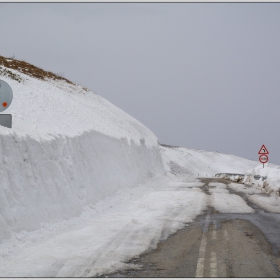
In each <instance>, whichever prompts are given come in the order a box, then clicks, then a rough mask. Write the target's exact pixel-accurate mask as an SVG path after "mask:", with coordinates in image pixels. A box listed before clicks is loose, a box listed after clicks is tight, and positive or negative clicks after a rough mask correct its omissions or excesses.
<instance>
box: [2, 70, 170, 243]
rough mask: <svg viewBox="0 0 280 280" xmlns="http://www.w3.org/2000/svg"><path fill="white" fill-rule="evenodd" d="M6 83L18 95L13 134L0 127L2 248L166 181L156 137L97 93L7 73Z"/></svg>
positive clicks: (4, 73)
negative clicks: (18, 235)
mask: <svg viewBox="0 0 280 280" xmlns="http://www.w3.org/2000/svg"><path fill="white" fill-rule="evenodd" d="M4 70H5V71H4ZM7 73H9V75H7ZM11 73H12V74H11ZM0 77H1V79H2V80H4V81H6V82H7V83H9V85H10V86H11V88H12V89H13V93H14V100H13V103H12V104H11V106H10V107H9V108H8V109H7V110H6V111H5V113H7V114H9V113H11V114H12V115H13V128H12V129H8V128H5V127H0V163H1V165H0V176H1V184H0V242H1V240H3V239H4V238H9V237H10V236H11V234H12V232H20V231H22V230H25V231H31V230H35V229H38V228H40V227H41V226H42V224H43V223H48V222H58V221H63V220H64V219H69V218H71V217H76V216H78V215H80V214H81V213H82V211H83V208H84V207H85V206H86V205H89V204H92V203H96V202H98V201H100V200H102V199H104V198H106V197H108V196H111V195H113V194H115V193H116V192H117V191H118V190H120V189H127V188H133V187H136V186H137V185H139V184H140V183H143V182H145V180H147V179H150V178H152V177H156V176H159V175H161V174H164V172H165V171H164V168H163V164H162V159H161V154H160V151H159V148H158V140H157V138H156V137H155V135H154V134H153V133H152V132H151V131H150V130H149V129H148V128H146V127H145V126H144V125H142V124H141V123H140V122H138V121H137V120H135V119H134V118H132V117H131V116H129V115H128V114H126V113H125V112H123V111H122V110H120V109H118V108H117V107H116V106H114V105H113V104H111V103H110V102H108V101H106V100H105V99H103V98H101V97H100V96H98V95H97V94H95V93H93V92H91V91H89V90H86V89H84V88H82V87H81V86H77V85H74V84H71V83H68V82H66V81H64V80H52V79H46V80H41V79H37V78H34V77H31V76H29V75H25V74H22V73H21V72H18V71H17V70H14V69H8V68H5V67H4V66H1V71H0ZM15 77H16V79H15Z"/></svg>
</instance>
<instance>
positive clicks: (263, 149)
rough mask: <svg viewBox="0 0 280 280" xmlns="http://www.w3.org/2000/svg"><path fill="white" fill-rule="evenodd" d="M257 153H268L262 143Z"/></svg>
mask: <svg viewBox="0 0 280 280" xmlns="http://www.w3.org/2000/svg"><path fill="white" fill-rule="evenodd" d="M258 154H260V155H267V154H269V152H268V150H267V148H266V147H265V145H262V147H261V148H260V150H259V152H258Z"/></svg>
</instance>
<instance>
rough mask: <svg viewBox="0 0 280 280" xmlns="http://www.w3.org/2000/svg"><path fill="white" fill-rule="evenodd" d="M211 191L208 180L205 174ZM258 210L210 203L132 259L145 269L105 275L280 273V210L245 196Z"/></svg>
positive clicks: (170, 275)
mask: <svg viewBox="0 0 280 280" xmlns="http://www.w3.org/2000/svg"><path fill="white" fill-rule="evenodd" d="M201 181H202V182H204V183H205V186H204V187H203V188H202V189H203V190H204V191H205V192H206V193H207V194H209V192H208V183H209V182H222V183H225V184H228V183H229V181H226V180H224V179H218V178H201ZM228 190H229V191H230V193H234V194H237V195H240V196H242V197H243V199H244V200H245V201H246V202H247V204H248V205H249V206H250V207H252V208H254V209H255V211H256V213H255V214H221V213H217V212H216V211H215V210H214V209H213V208H211V207H209V208H208V210H207V212H206V213H204V214H203V215H201V216H199V217H198V218H197V219H196V220H195V222H194V223H192V224H191V225H188V226H187V227H185V228H184V229H182V230H179V231H178V232H177V233H175V234H173V235H172V236H170V237H169V238H168V239H167V240H165V241H162V242H160V243H159V244H158V247H157V249H155V250H152V251H150V252H147V253H146V254H143V255H141V256H140V257H139V258H137V259H133V260H131V261H130V263H133V264H138V265H141V266H142V269H141V270H128V271H120V272H117V273H114V274H111V275H103V276H102V277H280V214H275V213H268V212H266V211H264V210H262V209H261V208H259V207H258V206H256V205H254V204H253V203H251V202H249V201H248V200H246V197H245V195H244V194H242V193H238V192H235V191H232V190H231V189H229V188H228Z"/></svg>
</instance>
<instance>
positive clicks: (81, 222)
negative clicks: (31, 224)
mask: <svg viewBox="0 0 280 280" xmlns="http://www.w3.org/2000/svg"><path fill="white" fill-rule="evenodd" d="M200 186H201V183H200V182H198V181H195V180H187V179H185V181H184V183H183V184H182V182H180V181H177V182H176V181H174V178H172V181H169V180H168V178H166V177H162V178H158V179H152V180H150V181H149V182H147V183H145V184H144V185H140V186H138V187H135V188H133V189H129V190H119V191H118V192H117V195H116V196H111V197H107V198H106V199H104V200H102V201H99V202H98V203H96V204H94V205H91V206H89V207H88V208H86V209H85V211H84V212H83V214H82V215H81V216H80V217H79V218H72V219H70V220H68V221H64V222H61V223H55V224H54V223H49V224H45V225H44V227H45V229H44V230H43V229H40V230H35V231H33V232H30V233H26V232H20V233H17V234H13V236H12V238H11V239H10V240H7V241H4V242H2V244H0V275H1V276H2V277H96V276H99V275H102V274H105V273H112V272H115V271H117V270H118V269H132V268H135V267H134V266H133V265H131V264H127V263H126V262H127V261H128V260H130V259H131V258H134V257H137V256H139V255H140V254H142V253H143V252H145V251H148V250H151V249H155V248H156V247H157V244H158V242H159V241H160V240H164V239H166V238H167V237H168V236H169V235H170V234H172V233H175V232H176V231H177V230H178V229H181V228H183V227H185V226H186V224H187V223H190V222H193V220H194V219H195V218H196V217H197V216H198V215H199V214H201V213H202V211H203V210H206V206H207V197H208V196H207V195H206V194H205V193H204V192H203V191H202V190H201V189H200Z"/></svg>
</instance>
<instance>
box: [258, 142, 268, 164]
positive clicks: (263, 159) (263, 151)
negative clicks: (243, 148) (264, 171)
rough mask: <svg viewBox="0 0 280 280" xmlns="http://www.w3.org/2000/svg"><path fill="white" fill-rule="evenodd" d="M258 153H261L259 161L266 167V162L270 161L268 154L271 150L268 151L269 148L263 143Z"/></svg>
mask: <svg viewBox="0 0 280 280" xmlns="http://www.w3.org/2000/svg"><path fill="white" fill-rule="evenodd" d="M258 154H259V155H260V157H259V161H260V162H261V163H262V164H263V168H264V164H265V163H266V162H268V156H267V155H268V154H269V152H268V150H267V148H266V147H265V145H262V147H261V148H260V150H259V152H258Z"/></svg>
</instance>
